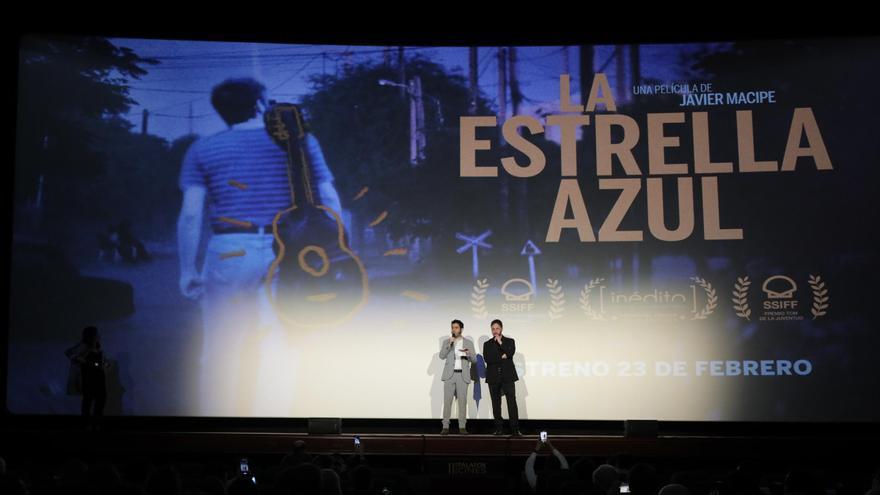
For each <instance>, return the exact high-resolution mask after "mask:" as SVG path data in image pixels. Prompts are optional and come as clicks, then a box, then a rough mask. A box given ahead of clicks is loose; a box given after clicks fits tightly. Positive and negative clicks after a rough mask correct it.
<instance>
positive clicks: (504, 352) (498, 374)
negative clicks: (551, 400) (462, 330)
mask: <svg viewBox="0 0 880 495" xmlns="http://www.w3.org/2000/svg"><path fill="white" fill-rule="evenodd" d="M503 328H504V326H503V324H502V323H501V320H492V339H491V340H488V341H486V343H485V344H483V359H484V360H485V361H486V383H487V384H488V385H489V394H490V395H491V396H492V416H493V417H494V418H495V434H496V435H501V434H502V433H503V432H502V425H503V424H504V422H503V420H502V418H501V392H502V391H503V392H504V395H506V396H507V415H508V416H510V429H511V433H512V434H513V436H516V437H518V436H522V433H520V431H519V413H518V412H517V409H516V381H517V380H519V377H518V376H517V374H516V368H514V367H513V354H514V352H516V343H515V342H514V340H513V339H510V338H506V337H503V336H502V335H501V332H502V331H503Z"/></svg>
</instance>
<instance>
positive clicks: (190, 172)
mask: <svg viewBox="0 0 880 495" xmlns="http://www.w3.org/2000/svg"><path fill="white" fill-rule="evenodd" d="M306 153H307V154H308V155H309V161H310V163H311V169H310V170H311V177H312V184H313V186H314V187H313V189H315V193H316V194H317V195H318V196H317V197H316V201H317V202H319V203H320V204H325V205H327V206H329V207H330V208H333V209H334V210H336V212H337V213H339V214H340V215H341V214H342V212H341V210H340V205H339V197H338V196H337V195H336V193H335V190H334V189H333V174H332V173H331V172H330V169H329V168H328V167H327V163H326V162H325V161H324V154H323V153H322V152H321V146H320V145H319V144H318V140H317V138H315V137H314V136H313V135H311V134H308V135H307V138H306ZM179 185H180V188H181V190H186V188H188V187H192V186H200V187H204V188H206V189H207V191H208V195H207V198H208V202H209V204H210V205H211V208H212V211H211V224H212V225H213V226H214V227H215V228H220V229H222V228H224V227H225V228H229V227H232V226H234V225H235V223H234V222H230V221H229V220H233V221H237V222H251V223H252V224H254V225H256V226H260V225H269V224H271V223H272V219H273V218H274V217H275V214H276V213H278V212H279V211H281V210H285V209H287V208H289V207H290V206H291V204H292V201H291V197H292V192H291V189H290V185H289V182H288V177H287V154H286V153H285V152H284V151H283V150H282V149H281V148H280V147H279V146H278V145H277V144H276V143H275V142H274V141H272V138H271V137H270V136H269V134H268V133H267V132H266V130H265V129H230V130H226V131H222V132H219V133H217V134H214V135H212V136H209V137H206V138H202V139H199V140H198V141H196V142H194V143H193V144H192V145H191V146H190V147H189V149H188V150H187V152H186V155H185V156H184V158H183V165H182V167H181V170H180V182H179ZM224 219H226V220H224Z"/></svg>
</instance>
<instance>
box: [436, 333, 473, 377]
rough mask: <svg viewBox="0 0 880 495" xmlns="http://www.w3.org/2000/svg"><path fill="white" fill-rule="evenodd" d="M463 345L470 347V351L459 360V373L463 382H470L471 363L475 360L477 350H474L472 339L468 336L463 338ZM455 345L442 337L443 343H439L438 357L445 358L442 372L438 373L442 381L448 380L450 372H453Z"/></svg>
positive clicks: (450, 375)
mask: <svg viewBox="0 0 880 495" xmlns="http://www.w3.org/2000/svg"><path fill="white" fill-rule="evenodd" d="M464 347H465V348H466V349H470V350H471V352H469V353H468V355H467V359H462V360H461V375H462V378H463V379H464V382H465V383H470V382H471V363H476V362H477V352H476V351H475V350H474V341H473V340H471V339H470V338H468V337H465V338H464ZM456 354H460V355H461V353H456V352H455V346H454V345H450V344H449V339H443V343H441V344H440V359H445V360H446V364H445V365H444V366H443V374H442V375H440V379H441V380H443V381H446V380H449V379H450V378H452V374H453V373H454V372H455V358H456V356H455V355H456Z"/></svg>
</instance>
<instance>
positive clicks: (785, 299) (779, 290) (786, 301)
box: [731, 274, 830, 321]
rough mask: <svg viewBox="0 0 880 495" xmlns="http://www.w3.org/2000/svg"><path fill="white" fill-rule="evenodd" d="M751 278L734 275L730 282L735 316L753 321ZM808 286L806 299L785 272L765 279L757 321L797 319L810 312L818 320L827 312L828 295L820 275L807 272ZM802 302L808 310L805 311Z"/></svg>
mask: <svg viewBox="0 0 880 495" xmlns="http://www.w3.org/2000/svg"><path fill="white" fill-rule="evenodd" d="M751 285H752V281H751V280H750V279H749V277H748V276H745V277H737V279H736V283H735V284H733V292H732V296H733V297H732V298H731V301H732V302H733V309H734V311H735V313H736V316H737V317H739V318H742V319H744V320H746V321H752V316H753V315H752V308H751V306H750V305H749V294H750V290H751ZM807 285H808V286H809V287H810V291H809V293H810V299H809V302H807V301H805V300H803V299H799V298H798V292H799V290H800V287H799V286H798V283H797V282H796V281H795V280H794V279H793V278H791V277H789V276H787V275H782V274H777V275H772V276H770V277H767V278H766V279H764V282H763V283H762V284H761V292H762V294H763V296H762V300H761V306H760V308H759V310H758V312H757V320H758V321H787V320H788V321H799V320H804V319H805V318H807V314H810V315H812V317H813V318H812V319H813V320H817V319H819V318H821V317H823V316H825V315H826V314H827V313H828V308H829V307H830V303H829V301H830V296H829V295H828V288H827V287H826V286H825V281H824V280H822V277H821V276H819V275H809V276H808V278H807ZM805 302H807V304H806V306H807V307H808V308H809V313H807V312H806V310H804V309H803V308H804V306H805V304H804V303H805Z"/></svg>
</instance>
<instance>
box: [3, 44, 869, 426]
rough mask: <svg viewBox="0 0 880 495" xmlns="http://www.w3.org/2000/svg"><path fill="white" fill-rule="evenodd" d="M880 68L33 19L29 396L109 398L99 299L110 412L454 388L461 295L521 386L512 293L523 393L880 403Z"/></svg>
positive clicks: (25, 367) (744, 54)
mask: <svg viewBox="0 0 880 495" xmlns="http://www.w3.org/2000/svg"><path fill="white" fill-rule="evenodd" d="M878 72H880V40H878V39H871V38H867V39H837V40H835V39H823V40H810V39H796V40H774V41H766V42H764V41H737V42H723V41H719V42H713V43H693V44H640V45H608V46H600V45H595V46H479V47H466V46H460V47H443V46H406V47H397V46H390V47H389V46H342V45H293V44H267V43H243V42H219V41H211V42H206V41H183V40H155V39H154V40H147V39H118V38H110V39H105V38H97V37H25V38H23V39H22V43H21V49H20V65H19V73H18V99H17V101H18V108H17V125H16V150H15V153H16V155H15V157H16V160H15V167H14V191H15V197H14V212H15V215H14V224H13V226H12V228H13V245H12V250H11V252H12V257H11V266H10V273H11V279H10V282H9V283H10V294H11V298H10V302H9V304H10V305H9V308H10V321H9V332H8V349H9V353H8V363H7V366H8V367H7V396H6V404H7V408H8V410H9V411H10V412H12V413H14V414H78V413H79V410H80V409H79V408H80V399H81V398H80V396H79V395H77V394H78V385H79V382H78V378H77V376H76V375H77V371H78V369H77V365H76V364H72V361H71V359H70V355H71V354H72V353H75V352H76V351H71V349H75V346H76V345H77V343H78V342H80V340H81V338H82V336H83V329H84V328H85V327H88V326H95V327H97V331H98V342H99V343H100V351H101V353H102V355H103V358H104V364H103V365H101V366H102V369H103V373H104V374H105V376H106V383H107V403H106V409H105V413H106V414H111V415H112V414H118V415H146V416H165V415H175V416H179V415H182V416H239V417H295V418H302V417H358V418H422V419H430V418H436V419H439V418H440V417H441V411H442V406H443V404H442V402H443V382H442V380H441V374H442V371H443V366H444V361H443V360H442V359H441V357H440V349H441V346H442V345H443V344H444V342H447V341H448V339H449V336H450V322H451V321H452V320H453V319H460V320H462V321H463V322H464V334H465V336H467V337H469V338H471V339H473V341H474V343H475V348H476V353H477V354H478V355H477V357H476V361H475V366H473V371H472V376H471V378H472V380H473V383H472V384H471V386H470V387H469V388H468V397H466V398H459V399H466V405H467V411H466V414H467V416H468V417H469V418H491V417H492V412H491V404H490V400H489V394H488V388H487V385H486V383H485V380H484V378H485V370H486V366H485V360H484V358H483V356H482V349H483V346H484V344H485V343H486V342H487V341H488V340H489V339H490V335H491V333H490V322H491V321H492V320H494V319H500V320H501V321H502V322H503V332H504V336H506V337H511V338H514V339H515V341H516V352H515V354H514V355H513V356H512V360H513V362H514V365H515V369H516V371H517V375H518V377H519V381H517V382H516V400H517V403H518V407H519V415H520V418H523V419H532V420H551V419H565V420H616V419H658V420H696V421H876V420H878V419H880V417H878V413H877V411H878V410H880V407H878V405H880V404H878V402H877V401H878V398H877V397H878V396H877V394H876V393H874V392H875V391H876V390H880V374H878V372H877V369H876V361H875V356H876V354H877V349H878V347H880V334H878V332H877V325H876V324H875V321H876V319H877V317H878V312H877V305H876V304H875V303H874V301H873V295H872V288H873V287H874V285H875V282H876V281H875V280H874V278H875V276H876V274H877V273H878V271H877V268H878V261H877V255H876V252H877V249H876V246H877V241H878V239H877V229H876V224H877V218H878V214H877V213H878V206H877V197H878V192H880V191H878V186H877V184H878V167H877V163H878V159H880V139H878V136H880V125H878V119H877V114H878V104H877V102H876V100H875V99H874V98H873V97H872V96H871V88H872V86H871V85H872V83H873V81H875V80H877V79H878V76H880V74H878ZM461 402H462V404H464V402H465V400H462V401H461ZM505 410H506V409H505Z"/></svg>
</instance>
